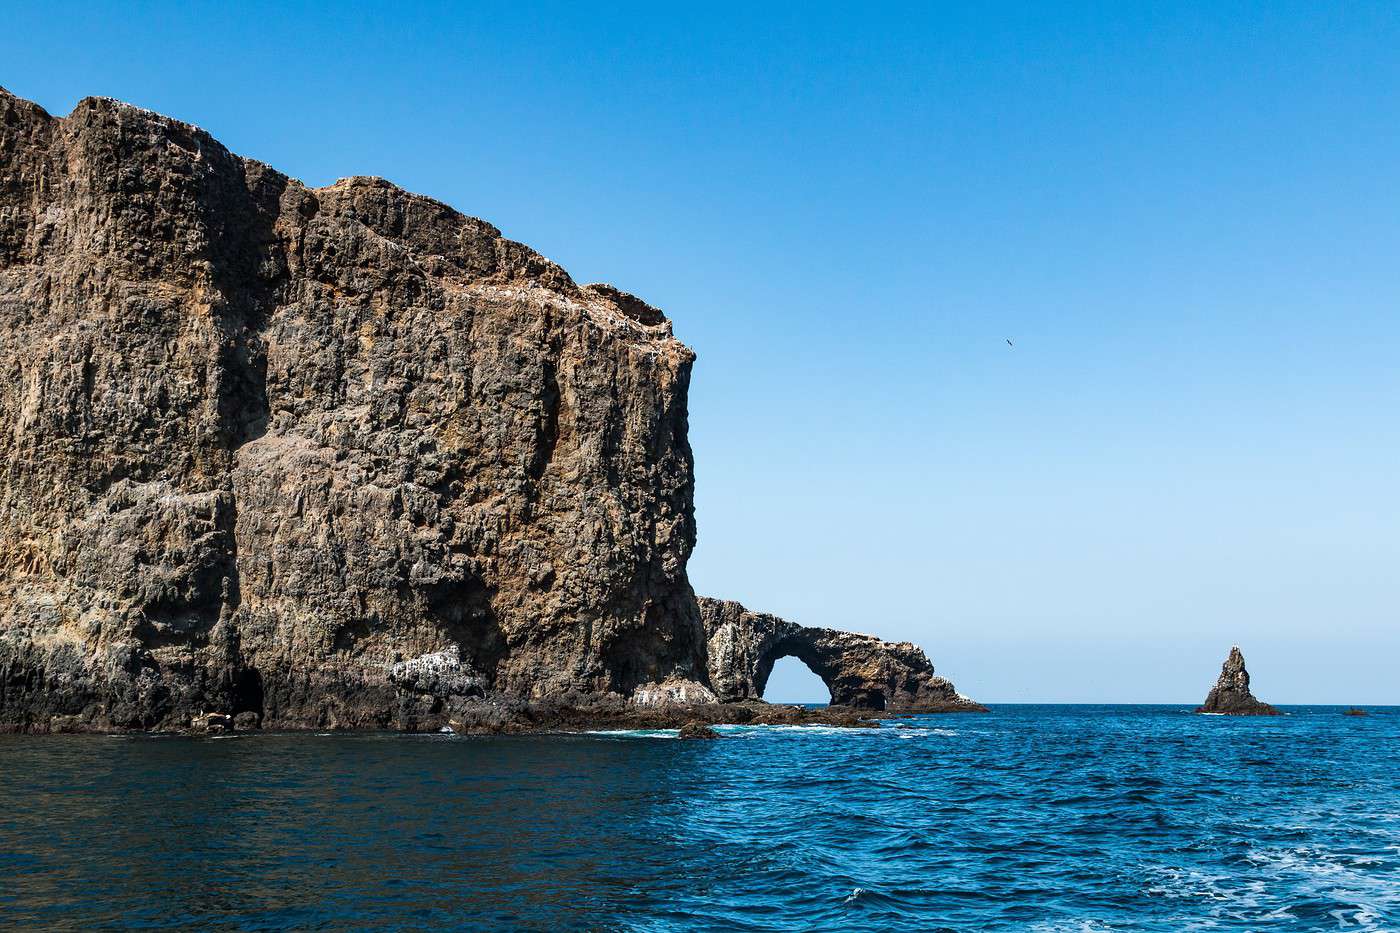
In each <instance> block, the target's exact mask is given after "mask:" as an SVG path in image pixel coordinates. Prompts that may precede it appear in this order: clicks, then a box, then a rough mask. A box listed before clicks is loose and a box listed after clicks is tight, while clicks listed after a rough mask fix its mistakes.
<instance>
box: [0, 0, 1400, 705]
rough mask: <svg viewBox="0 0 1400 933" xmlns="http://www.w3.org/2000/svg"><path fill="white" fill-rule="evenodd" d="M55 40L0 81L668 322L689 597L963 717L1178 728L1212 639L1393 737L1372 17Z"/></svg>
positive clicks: (1398, 648) (645, 18) (351, 18)
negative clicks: (749, 615)
mask: <svg viewBox="0 0 1400 933" xmlns="http://www.w3.org/2000/svg"><path fill="white" fill-rule="evenodd" d="M60 6H61V5H60V4H47V3H46V4H38V3H33V4H24V3H20V4H17V3H13V2H10V3H7V4H6V5H5V8H4V15H3V18H4V26H3V28H0V84H3V85H5V86H7V87H8V88H9V89H10V90H12V91H13V92H15V93H17V94H20V95H22V96H25V97H29V98H31V99H34V100H37V101H38V102H39V103H41V104H42V105H44V106H45V107H47V108H48V109H49V110H51V111H53V112H55V113H66V112H67V111H68V110H69V109H70V108H71V107H72V105H73V104H74V103H75V102H76V101H77V100H78V99H79V98H80V97H83V96H86V95H90V94H98V95H107V96H113V97H119V98H122V99H124V100H128V101H130V102H132V103H135V104H138V105H140V106H143V107H148V108H151V109H153V110H158V111H161V112H164V113H168V114H170V115H173V116H176V117H179V118H181V119H185V120H189V121H191V122H194V123H198V124H199V125H201V126H203V127H205V128H206V129H208V130H209V131H211V132H212V133H214V134H215V135H216V136H217V137H218V138H220V139H221V140H222V141H223V142H224V143H225V144H227V145H228V146H229V147H230V148H232V149H233V150H235V151H237V152H240V153H242V154H245V155H250V156H254V157H256V158H260V159H263V160H265V161H268V162H270V163H272V164H274V165H276V166H277V167H279V168H281V169H283V170H285V171H288V172H289V173H291V174H293V175H295V176H297V177H300V178H302V179H303V180H305V181H306V182H308V183H311V184H324V183H328V182H330V181H333V180H334V179H335V178H337V177H340V176H345V175H353V174H377V175H383V176H386V177H388V178H391V179H393V180H394V181H396V182H398V183H400V184H402V185H404V186H405V187H408V188H410V189H413V190H417V191H421V192H424V193H427V194H430V195H433V196H435V197H438V198H441V199H442V200H444V201H447V202H449V203H451V204H453V205H455V206H456V207H458V208H460V209H461V210H463V211H465V212H467V213H469V214H474V215H477V216H481V217H484V218H487V219H489V220H490V221H492V222H493V223H495V224H497V225H498V226H500V227H501V228H502V230H504V231H505V233H506V234H507V235H508V236H510V237H513V238H515V239H519V240H522V241H524V242H526V243H529V244H530V245H532V246H534V247H535V248H537V249H539V250H540V251H541V252H543V253H545V254H546V255H548V256H550V257H551V258H553V259H555V260H557V261H559V262H561V263H562V264H563V265H565V266H566V267H567V268H568V269H569V270H570V271H571V273H572V274H573V275H574V277H575V278H576V279H578V280H579V281H598V280H602V281H610V282H613V283H616V284H617V285H619V286H621V287H623V288H625V289H627V290H629V291H632V292H635V293H637V294H639V295H641V296H643V297H645V298H646V299H648V300H649V301H651V302H653V303H654V304H657V305H659V306H661V307H662V308H664V309H665V310H666V311H667V312H668V313H669V314H670V315H671V316H672V318H673V319H674V320H675V322H676V332H677V334H678V335H679V336H680V337H681V338H682V339H684V340H685V341H687V342H688V343H689V344H691V345H692V346H693V347H695V349H696V351H697V352H698V353H699V360H698V362H697V364H696V368H695V376H694V381H693V389H692V396H691V425H692V440H693V443H694V447H695V455H696V460H697V474H698V491H697V509H698V518H699V523H700V545H699V548H698V550H697V552H696V554H695V558H694V560H693V561H692V563H691V576H692V579H693V580H694V582H695V585H696V588H697V589H698V590H699V591H700V592H702V593H709V594H714V595H720V596H726V597H731V598H736V599H740V600H742V601H743V602H745V603H747V604H748V605H749V606H750V607H752V608H755V609H762V610H767V611H771V612H777V613H780V614H783V615H786V616H788V617H790V618H792V619H795V620H799V621H802V622H805V623H808V624H814V625H832V626H841V627H850V628H855V629H859V630H865V631H870V632H874V633H877V634H879V635H882V636H886V637H892V638H907V639H912V640H915V641H918V642H919V643H921V644H922V645H924V646H925V647H926V648H927V650H928V652H929V654H930V656H931V657H932V658H933V659H934V662H935V663H936V664H937V665H938V667H939V669H940V670H941V671H943V672H944V673H946V674H948V675H949V676H950V677H952V678H953V679H954V681H955V682H956V683H957V684H958V685H959V687H960V688H962V689H963V690H964V691H965V692H967V693H969V694H972V695H974V696H976V697H978V698H981V699H986V700H992V701H1003V700H1031V701H1033V700H1047V701H1098V700H1102V701H1196V700H1199V699H1200V698H1201V697H1202V696H1203V695H1204V693H1205V691H1206V688H1207V687H1208V686H1209V685H1210V683H1211V682H1212V681H1213V680H1214V678H1215V675H1216V673H1217V671H1218V669H1219V664H1220V662H1221V660H1223V658H1224V655H1225V653H1226V651H1227V649H1228V648H1229V646H1230V644H1232V643H1234V642H1238V643H1240V644H1241V645H1242V646H1243V647H1244V650H1245V655H1246V657H1247V659H1248V660H1249V663H1250V667H1251V669H1252V670H1253V673H1254V677H1255V685H1256V687H1257V688H1258V691H1257V692H1258V693H1259V694H1260V695H1261V696H1262V697H1264V698H1265V699H1270V700H1275V701H1278V702H1285V703H1286V702H1338V703H1353V702H1355V703H1379V702H1387V701H1388V702H1392V703H1397V702H1400V677H1397V676H1396V669H1397V665H1398V664H1400V538H1398V536H1397V530H1400V491H1397V475H1398V474H1400V470H1398V469H1397V468H1400V420H1398V419H1397V413H1398V412H1400V313H1397V312H1398V311H1400V243H1398V242H1397V240H1400V211H1397V206H1398V205H1397V195H1400V54H1397V51H1396V50H1397V49H1400V7H1397V6H1395V5H1394V4H1384V3H1361V2H1353V3H1346V4H1315V3H1267V4H1265V3H1259V4H1239V3H1225V2H1210V3H1201V4H1197V5H1188V4H1162V5H1154V6H1153V7H1151V8H1148V7H1142V6H1137V5H1132V4H1124V3H1116V2H1114V3H1102V4H1073V5H1055V4H1026V5H1024V6H1022V5H1006V6H995V5H984V4H967V5H959V6H953V5H948V6H936V5H931V4H917V5H910V6H907V7H897V6H893V5H890V6H885V5H880V6H879V9H865V8H864V7H865V6H866V5H863V4H860V5H857V4H851V5H849V6H844V7H831V8H824V7H823V6H822V5H820V4H801V5H793V6H792V7H790V8H786V9H780V8H777V7H776V6H773V5H768V4H743V5H736V6H729V7H724V6H719V5H716V4H694V5H691V6H690V7H689V8H688V9H685V10H682V11H676V10H669V11H668V10H665V9H661V8H660V7H659V5H656V4H637V5H630V6H621V7H618V6H612V7H610V8H609V9H608V10H599V11H587V10H585V9H583V6H584V5H583V4H575V3H568V4H549V5H529V4H524V3H511V4H489V5H488V4H479V5H467V4H444V5H440V6H432V5H403V6H388V5H385V6H382V7H371V6H352V5H344V4H335V5H332V4H325V5H318V6H312V5H306V4H297V3H277V4H268V5H266V6H264V7H263V8H262V9H261V10H258V9H256V8H255V7H253V6H251V5H245V4H237V5H235V4H226V5H225V4H221V5H216V4H204V3H191V4H180V5H174V4H172V5H169V6H166V5H126V4H123V5H120V6H117V5H112V6H81V5H70V6H67V8H66V9H65V10H60ZM1007 338H1010V339H1011V340H1013V341H1014V342H1015V346H1014V347H1009V346H1007V343H1006V339H1007ZM808 689H809V687H808V686H804V681H802V680H801V679H800V678H797V677H796V676H790V675H789V674H786V673H785V674H783V675H781V676H779V677H777V678H775V683H774V689H773V690H772V691H771V692H770V696H773V697H777V698H789V697H792V698H799V697H801V696H803V695H804V693H805V692H806V691H807V690H808Z"/></svg>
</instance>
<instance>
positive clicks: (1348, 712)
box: [1342, 706, 1370, 716]
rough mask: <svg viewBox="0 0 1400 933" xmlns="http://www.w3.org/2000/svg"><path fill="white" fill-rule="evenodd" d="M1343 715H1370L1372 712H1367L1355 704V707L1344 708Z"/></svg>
mask: <svg viewBox="0 0 1400 933" xmlns="http://www.w3.org/2000/svg"><path fill="white" fill-rule="evenodd" d="M1342 715H1343V716H1369V715H1370V713H1368V712H1366V711H1365V710H1364V709H1357V708H1356V707H1355V706H1353V707H1351V708H1350V709H1344V710H1342Z"/></svg>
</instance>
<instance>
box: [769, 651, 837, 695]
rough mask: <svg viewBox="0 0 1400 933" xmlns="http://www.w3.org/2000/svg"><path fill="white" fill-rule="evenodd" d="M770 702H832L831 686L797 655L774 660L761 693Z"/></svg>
mask: <svg viewBox="0 0 1400 933" xmlns="http://www.w3.org/2000/svg"><path fill="white" fill-rule="evenodd" d="M761 696H762V697H763V699H765V700H767V701H768V702H770V703H820V704H823V705H829V704H830V703H831V688H830V687H829V686H827V684H826V681H824V680H822V678H821V677H819V676H817V674H816V672H815V671H813V670H812V669H811V668H810V667H808V666H807V665H806V664H805V663H804V662H803V661H802V660H801V659H800V658H798V657H797V656H796V655H791V654H789V655H785V656H783V657H781V658H776V659H775V660H774V661H773V667H772V670H771V671H770V672H769V675H768V678H767V682H766V683H765V684H764V685H763V692H762V694H761Z"/></svg>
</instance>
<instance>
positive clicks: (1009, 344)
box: [1006, 337, 1016, 347]
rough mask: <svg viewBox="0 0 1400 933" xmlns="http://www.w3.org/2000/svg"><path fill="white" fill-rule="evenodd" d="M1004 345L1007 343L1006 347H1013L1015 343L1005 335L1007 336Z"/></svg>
mask: <svg viewBox="0 0 1400 933" xmlns="http://www.w3.org/2000/svg"><path fill="white" fill-rule="evenodd" d="M1006 345H1007V346H1008V347H1014V346H1016V344H1014V343H1012V342H1011V338H1010V337H1007V338H1006Z"/></svg>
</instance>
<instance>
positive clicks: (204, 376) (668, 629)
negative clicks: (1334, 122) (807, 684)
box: [0, 91, 712, 731]
mask: <svg viewBox="0 0 1400 933" xmlns="http://www.w3.org/2000/svg"><path fill="white" fill-rule="evenodd" d="M693 359H694V356H693V354H692V353H691V351H690V350H689V349H688V348H687V347H686V346H684V345H683V344H682V343H681V342H680V341H678V340H677V339H676V338H675V337H674V336H672V332H671V324H670V322H669V321H668V320H667V319H666V317H665V316H664V315H663V314H662V313H661V312H660V311H658V310H656V309H655V308H652V307H651V306H649V305H647V304H646V303H645V302H643V301H641V300H639V299H637V298H634V297H633V296H631V295H628V294H625V293H623V292H620V291H618V290H616V289H614V288H611V287H610V286H606V285H583V286H580V285H577V284H575V283H574V282H573V280H572V279H570V277H569V276H568V274H567V273H565V272H564V270H563V269H561V268H560V267H558V266H557V265H555V264H554V263H552V262H550V261H548V260H546V259H544V258H543V257H541V256H540V255H538V254H537V253H535V252H533V251H531V250H530V249H528V248H526V247H524V246H522V245H520V244H519V243H514V242H512V241H510V240H506V239H504V238H502V237H501V235H500V232H499V231H498V230H497V229H496V228H494V227H492V226H491V225H490V224H487V223H485V222H483V221H481V220H477V219H474V218H471V217H466V216H463V215H462V214H459V213H457V212H456V211H454V210H452V209H451V208H449V207H447V206H446V205H443V204H441V203H439V202H437V201H433V200H431V199H429V198H425V197H421V196H418V195H413V194H410V193H407V192H405V191H402V190H400V189H398V188H396V187H394V186H393V185H391V184H389V183H387V182H385V181H382V180H380V179H377V178H350V179H344V180H342V181H339V182H337V183H336V184H334V185H331V186H328V187H325V188H319V189H312V188H307V187H305V186H304V185H302V184H301V183H299V182H297V181H295V180H293V179H289V178H287V177H286V176H284V175H282V174H280V173H278V172H276V171H274V170H273V169H271V168H269V167H268V166H266V165H263V164H261V163H258V162H254V161H251V160H248V159H243V158H240V157H238V156H236V155H233V154H232V153H230V152H229V151H228V150H226V149H225V148H224V147H223V146H221V145H220V144H219V143H218V142H217V141H215V140H214V139H213V138H211V137H210V136H209V135H208V134H206V133H205V132H203V131H202V130H199V129H197V128H196V127H193V126H189V125H187V124H183V123H180V122H177V121H174V120H170V119H167V118H165V117H161V116H158V115H156V114H153V113H150V112H148V111H144V110H140V109H137V108H135V107H131V106H128V105H125V104H122V103H119V102H116V101H112V100H107V99H87V100H84V101H82V102H81V103H79V104H78V106H77V107H76V108H75V109H74V111H73V113H72V114H71V115H69V116H68V117H66V118H61V119H60V118H55V117H52V116H50V115H49V114H47V113H45V112H44V111H43V110H42V109H41V108H39V107H37V106H36V105H34V104H31V103H28V102H26V101H23V100H20V99H18V98H15V97H14V96H12V95H9V94H7V93H4V92H3V91H0V360H2V361H3V363H0V365H3V375H0V469H3V488H2V489H0V729H5V730H19V731H50V730H56V729H91V730H105V729H160V728H181V727H185V726H187V725H189V724H190V723H192V722H195V721H197V720H198V719H199V717H200V715H201V714H202V713H206V712H210V711H214V712H218V713H220V714H223V715H225V716H227V717H230V719H231V720H232V719H235V718H237V717H239V716H240V715H241V716H242V721H243V722H259V723H261V725H262V726H264V727H286V728H304V727H315V728H324V727H343V728H367V727H391V728H404V729H415V728H431V727H434V726H436V725H438V724H439V723H442V722H444V721H445V720H446V718H447V717H448V716H449V715H450V713H451V711H452V710H453V709H454V708H460V707H462V706H463V705H464V704H465V705H470V704H472V703H477V704H480V703H482V702H487V701H492V702H495V701H496V700H501V701H503V702H504V701H508V702H510V703H513V704H519V703H521V702H528V701H531V700H538V699H541V698H552V697H558V696H594V697H599V696H608V697H622V698H628V697H631V696H633V695H634V693H636V692H637V691H638V688H644V692H645V690H647V689H651V688H648V687H647V685H654V684H658V683H667V682H671V683H683V684H690V685H692V686H691V687H688V688H686V690H689V692H688V693H687V692H686V690H682V691H681V695H684V696H689V697H691V698H695V697H699V696H712V695H710V694H709V692H708V689H707V688H706V683H707V682H708V679H709V671H708V668H707V644H706V635H705V631H704V628H703V626H702V623H701V618H700V612H699V607H698V606H697V603H696V599H695V596H694V593H693V592H692V590H691V587H690V584H689V582H688V580H687V577H686V561H687V559H688V557H689V555H690V552H691V549H692V547H693V546H694V542H695V522H694V517H693V507H692V493H693V484H694V476H693V468H692V458H691V451H690V447H689V444H688V441H687V423H686V394H687V387H688V384H689V379H690V371H691V363H692V361H693ZM653 693H654V690H653ZM647 695H652V694H647Z"/></svg>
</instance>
